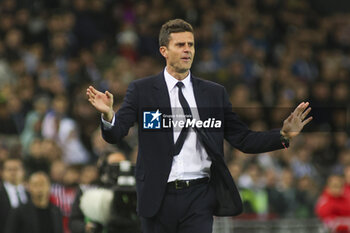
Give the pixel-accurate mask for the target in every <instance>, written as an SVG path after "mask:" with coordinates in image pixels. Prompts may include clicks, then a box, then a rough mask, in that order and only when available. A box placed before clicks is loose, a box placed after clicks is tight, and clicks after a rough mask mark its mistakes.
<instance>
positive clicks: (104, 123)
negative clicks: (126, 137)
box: [101, 114, 115, 130]
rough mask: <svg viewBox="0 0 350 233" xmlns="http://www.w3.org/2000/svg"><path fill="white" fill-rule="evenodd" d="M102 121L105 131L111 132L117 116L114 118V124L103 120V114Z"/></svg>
mask: <svg viewBox="0 0 350 233" xmlns="http://www.w3.org/2000/svg"><path fill="white" fill-rule="evenodd" d="M101 120H102V125H103V129H105V130H109V129H111V128H112V127H113V126H114V121H115V115H114V116H113V119H112V122H108V121H106V120H105V119H103V116H102V114H101Z"/></svg>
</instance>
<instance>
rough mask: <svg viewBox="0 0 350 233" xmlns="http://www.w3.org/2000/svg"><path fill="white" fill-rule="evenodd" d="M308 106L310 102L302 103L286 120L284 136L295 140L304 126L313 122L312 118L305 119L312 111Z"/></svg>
mask: <svg viewBox="0 0 350 233" xmlns="http://www.w3.org/2000/svg"><path fill="white" fill-rule="evenodd" d="M308 106H309V103H308V102H306V103H304V102H302V103H301V104H299V105H298V107H297V108H296V109H295V110H294V111H293V112H292V113H291V114H290V115H289V117H288V118H287V119H286V120H284V122H283V127H282V130H281V133H282V135H283V136H286V137H288V138H293V137H295V136H297V135H298V134H299V133H300V131H301V130H302V129H303V128H304V126H305V125H306V124H307V123H309V122H310V121H311V120H312V117H309V118H307V119H305V118H306V117H307V115H308V114H309V113H310V111H311V108H310V107H309V108H308Z"/></svg>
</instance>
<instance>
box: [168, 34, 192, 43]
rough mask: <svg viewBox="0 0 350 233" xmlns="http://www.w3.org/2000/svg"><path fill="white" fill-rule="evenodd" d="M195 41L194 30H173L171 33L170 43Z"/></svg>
mask: <svg viewBox="0 0 350 233" xmlns="http://www.w3.org/2000/svg"><path fill="white" fill-rule="evenodd" d="M180 42H194V36H193V33H192V32H173V33H171V34H170V38H169V43H180Z"/></svg>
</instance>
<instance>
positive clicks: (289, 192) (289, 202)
mask: <svg viewBox="0 0 350 233" xmlns="http://www.w3.org/2000/svg"><path fill="white" fill-rule="evenodd" d="M294 182H295V180H294V176H293V172H292V171H291V170H290V169H288V168H285V169H283V170H282V173H281V179H280V180H279V184H278V186H277V188H278V189H279V191H280V192H281V194H282V197H283V200H284V201H283V203H284V204H285V205H284V209H283V212H282V213H281V216H282V217H284V218H288V217H295V213H296V212H295V211H296V209H297V197H296V188H295V185H294Z"/></svg>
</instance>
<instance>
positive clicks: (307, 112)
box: [301, 108, 311, 120]
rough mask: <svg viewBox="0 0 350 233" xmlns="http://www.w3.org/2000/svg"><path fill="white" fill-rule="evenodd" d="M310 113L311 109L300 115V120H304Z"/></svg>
mask: <svg viewBox="0 0 350 233" xmlns="http://www.w3.org/2000/svg"><path fill="white" fill-rule="evenodd" d="M310 111H311V108H308V109H306V110H305V111H304V112H303V113H302V114H301V120H304V119H305V117H306V116H307V115H309V113H310Z"/></svg>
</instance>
